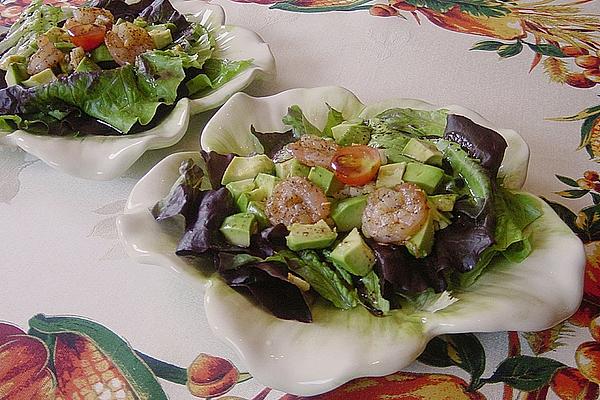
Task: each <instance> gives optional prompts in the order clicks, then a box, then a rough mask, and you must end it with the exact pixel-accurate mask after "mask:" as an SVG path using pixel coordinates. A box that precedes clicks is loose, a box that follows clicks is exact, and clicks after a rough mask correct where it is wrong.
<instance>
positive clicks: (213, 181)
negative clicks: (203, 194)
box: [201, 150, 236, 189]
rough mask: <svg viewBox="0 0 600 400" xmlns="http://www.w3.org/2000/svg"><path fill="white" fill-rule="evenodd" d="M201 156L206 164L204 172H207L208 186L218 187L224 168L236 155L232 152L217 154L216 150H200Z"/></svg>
mask: <svg viewBox="0 0 600 400" xmlns="http://www.w3.org/2000/svg"><path fill="white" fill-rule="evenodd" d="M201 153H202V158H203V159H204V162H205V164H206V172H207V174H208V178H209V179H210V186H211V187H212V188H213V189H218V188H220V187H221V186H223V185H221V180H222V179H223V174H224V173H225V170H226V169H227V167H228V166H229V163H230V162H231V160H233V157H235V156H236V155H235V154H233V153H229V154H219V153H217V152H216V151H209V152H206V151H204V150H202V152H201Z"/></svg>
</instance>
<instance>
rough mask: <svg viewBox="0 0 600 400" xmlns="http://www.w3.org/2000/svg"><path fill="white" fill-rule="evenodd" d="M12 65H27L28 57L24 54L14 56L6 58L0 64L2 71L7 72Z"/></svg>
mask: <svg viewBox="0 0 600 400" xmlns="http://www.w3.org/2000/svg"><path fill="white" fill-rule="evenodd" d="M12 63H20V64H25V65H27V56H25V55H23V54H12V55H10V56H8V57H6V58H5V59H4V60H3V61H2V63H0V69H3V70H7V69H8V66H9V65H10V64H12Z"/></svg>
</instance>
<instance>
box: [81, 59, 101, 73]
mask: <svg viewBox="0 0 600 400" xmlns="http://www.w3.org/2000/svg"><path fill="white" fill-rule="evenodd" d="M101 69H102V68H100V67H99V66H98V64H96V63H95V62H93V61H92V60H90V59H89V58H87V57H83V58H82V59H81V61H80V62H79V64H78V65H77V68H75V72H93V71H100V70H101Z"/></svg>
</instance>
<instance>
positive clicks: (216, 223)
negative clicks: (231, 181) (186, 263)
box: [176, 187, 237, 256]
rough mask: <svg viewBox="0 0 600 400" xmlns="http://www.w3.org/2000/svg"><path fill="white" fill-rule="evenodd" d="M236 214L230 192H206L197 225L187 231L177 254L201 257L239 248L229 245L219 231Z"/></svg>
mask: <svg viewBox="0 0 600 400" xmlns="http://www.w3.org/2000/svg"><path fill="white" fill-rule="evenodd" d="M235 213H236V205H235V202H234V201H233V197H232V196H231V193H230V192H229V190H227V189H226V188H224V187H222V188H220V189H217V190H208V191H206V192H205V194H204V196H203V197H202V201H201V202H200V206H199V207H198V215H197V217H196V223H195V224H194V225H193V226H192V227H191V228H190V229H186V231H185V233H184V234H183V237H182V238H181V240H180V241H179V244H178V246H177V251H176V254H177V255H179V256H189V255H200V254H204V253H206V252H209V251H215V250H216V251H219V250H223V251H225V250H226V249H230V248H235V247H237V246H232V245H230V244H228V242H227V240H226V239H225V237H224V236H223V234H222V233H221V232H220V231H219V228H220V227H221V225H222V224H223V221H224V220H225V218H226V217H227V216H229V215H232V214H235Z"/></svg>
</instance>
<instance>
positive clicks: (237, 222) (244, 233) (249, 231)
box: [219, 213, 258, 247]
mask: <svg viewBox="0 0 600 400" xmlns="http://www.w3.org/2000/svg"><path fill="white" fill-rule="evenodd" d="M219 231H221V233H222V234H223V236H225V239H227V241H228V242H229V243H231V244H233V245H236V246H240V247H249V246H250V237H251V236H252V235H253V234H255V233H256V232H258V224H257V223H256V218H255V217H254V214H248V213H239V214H233V215H230V216H228V217H227V218H225V221H223V224H222V225H221V228H219Z"/></svg>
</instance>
